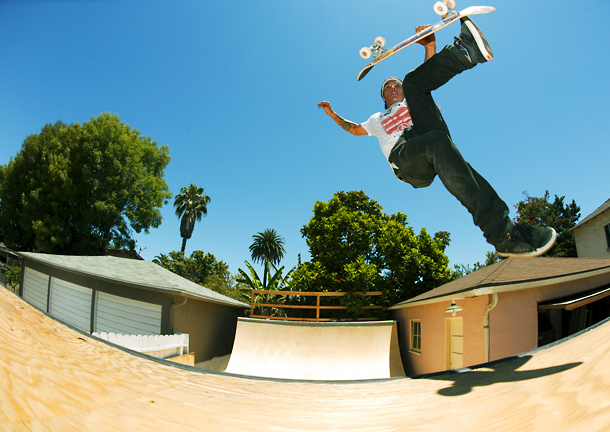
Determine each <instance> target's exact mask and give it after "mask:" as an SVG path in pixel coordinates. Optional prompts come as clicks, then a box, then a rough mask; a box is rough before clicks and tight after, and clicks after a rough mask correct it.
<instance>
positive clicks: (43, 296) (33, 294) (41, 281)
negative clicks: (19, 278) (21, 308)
mask: <svg viewBox="0 0 610 432" xmlns="http://www.w3.org/2000/svg"><path fill="white" fill-rule="evenodd" d="M48 297H49V276H48V275H46V274H44V273H40V272H37V271H36V270H32V269H31V268H28V267H26V268H25V276H24V281H23V298H24V299H25V300H26V301H28V302H30V303H31V304H33V305H34V306H36V307H37V308H38V309H41V310H43V311H45V312H47V300H48Z"/></svg>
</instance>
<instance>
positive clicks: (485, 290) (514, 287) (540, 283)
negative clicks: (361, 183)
mask: <svg viewBox="0 0 610 432" xmlns="http://www.w3.org/2000/svg"><path fill="white" fill-rule="evenodd" d="M604 274H610V267H605V268H601V269H597V270H591V271H588V272H584V273H575V274H572V275H567V276H560V277H554V278H546V279H538V280H535V281H528V282H520V283H514V284H505V285H497V286H489V287H479V288H473V289H470V290H466V291H461V292H455V293H452V294H445V295H442V296H438V297H433V298H429V299H424V300H419V301H415V302H411V303H398V304H396V305H394V306H390V307H389V308H388V310H398V309H403V308H408V307H414V306H422V305H428V304H434V303H440V302H443V301H451V300H453V299H467V298H473V297H479V296H482V295H489V294H494V293H495V294H500V293H505V292H512V291H521V290H526V289H532V288H541V287H545V286H549V285H555V284H559V283H566V282H573V281H577V280H582V279H588V278H592V277H596V276H601V275H604Z"/></svg>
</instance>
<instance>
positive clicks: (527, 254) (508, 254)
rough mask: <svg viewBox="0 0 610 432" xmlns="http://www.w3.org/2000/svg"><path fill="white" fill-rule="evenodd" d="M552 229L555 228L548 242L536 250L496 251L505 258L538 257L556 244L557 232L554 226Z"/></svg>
mask: <svg viewBox="0 0 610 432" xmlns="http://www.w3.org/2000/svg"><path fill="white" fill-rule="evenodd" d="M551 229H552V230H553V235H552V236H551V239H550V240H549V241H548V242H547V244H545V245H544V246H542V247H539V248H538V249H536V250H535V251H532V252H524V253H513V252H498V251H496V253H497V254H498V255H500V256H503V257H505V258H508V257H519V258H533V257H537V256H540V255H543V254H545V253H547V252H548V251H549V249H551V248H552V247H553V245H554V244H555V240H557V232H556V231H555V230H554V229H553V228H551Z"/></svg>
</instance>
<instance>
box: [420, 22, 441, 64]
mask: <svg viewBox="0 0 610 432" xmlns="http://www.w3.org/2000/svg"><path fill="white" fill-rule="evenodd" d="M427 27H430V25H423V26H417V27H416V28H415V33H419V32H420V31H422V30H424V29H425V28H427ZM417 43H418V44H420V45H423V46H424V48H425V49H426V55H425V58H424V62H425V61H427V60H428V59H429V58H430V57H432V56H433V55H434V54H436V36H434V33H432V34H431V35H429V36H426V37H425V38H423V39H422V40H420V41H417Z"/></svg>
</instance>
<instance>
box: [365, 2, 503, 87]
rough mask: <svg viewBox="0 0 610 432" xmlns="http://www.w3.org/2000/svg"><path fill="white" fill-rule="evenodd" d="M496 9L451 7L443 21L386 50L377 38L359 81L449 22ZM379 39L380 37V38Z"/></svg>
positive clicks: (487, 7)
mask: <svg viewBox="0 0 610 432" xmlns="http://www.w3.org/2000/svg"><path fill="white" fill-rule="evenodd" d="M495 10H496V8H494V7H491V6H470V7H467V8H466V9H464V10H462V11H460V12H458V11H456V10H454V9H449V11H448V12H447V14H446V15H445V16H444V17H443V19H442V21H439V22H437V23H436V24H433V25H431V26H430V27H427V28H426V29H424V30H422V31H420V32H418V33H415V34H414V35H413V36H411V37H410V38H408V39H405V40H403V41H402V42H400V43H399V44H398V45H395V46H394V47H392V48H389V49H387V50H384V49H383V48H382V47H381V46H380V45H379V44H378V43H377V40H376V41H375V42H376V43H375V45H373V46H371V47H370V48H368V50H369V53H371V54H372V55H373V56H374V57H373V61H372V62H370V63H369V64H368V65H367V66H366V67H365V68H364V69H362V70H361V71H360V73H359V74H358V81H360V80H361V79H362V78H364V77H365V76H366V74H367V73H369V72H370V71H371V69H373V66H375V65H376V64H377V63H379V62H382V61H383V60H385V59H387V58H388V57H391V56H392V55H394V54H396V53H397V52H398V51H400V50H402V49H404V48H406V47H408V46H409V45H413V44H414V43H416V42H417V41H419V40H421V39H423V38H425V37H426V36H429V35H431V34H432V33H435V32H437V31H439V30H440V29H442V28H444V27H447V26H448V25H449V24H451V23H453V22H455V21H458V20H459V19H460V18H462V17H464V16H468V15H480V14H485V13H489V12H493V11H495ZM378 39H380V38H378ZM366 49H367V48H363V49H362V50H366ZM362 50H361V51H362Z"/></svg>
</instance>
